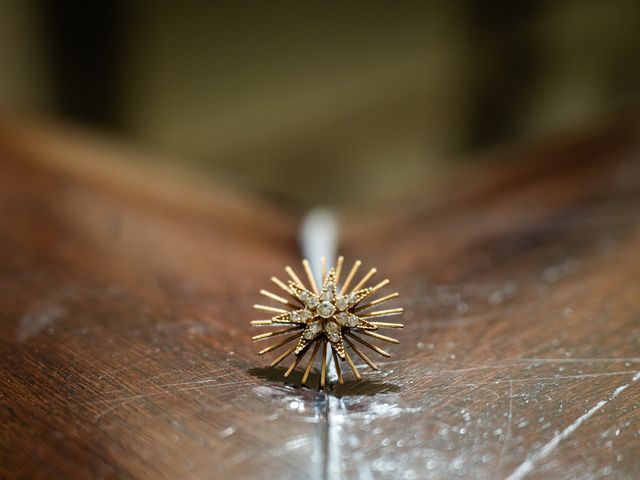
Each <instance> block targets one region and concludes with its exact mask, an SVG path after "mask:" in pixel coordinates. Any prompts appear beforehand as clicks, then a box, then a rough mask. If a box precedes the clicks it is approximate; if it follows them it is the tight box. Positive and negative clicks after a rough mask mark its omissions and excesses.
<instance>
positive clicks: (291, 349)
mask: <svg viewBox="0 0 640 480" xmlns="http://www.w3.org/2000/svg"><path fill="white" fill-rule="evenodd" d="M295 349H296V347H291V348H290V349H289V350H287V351H286V352H284V353H283V354H282V355H280V356H279V357H278V358H276V359H275V360H274V361H273V362H271V366H272V367H275V366H276V365H278V364H279V363H280V362H281V361H282V360H284V359H285V358H287V357H288V356H289V355H291V354H292V353H293V351H294V350H295Z"/></svg>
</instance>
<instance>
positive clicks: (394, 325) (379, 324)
mask: <svg viewBox="0 0 640 480" xmlns="http://www.w3.org/2000/svg"><path fill="white" fill-rule="evenodd" d="M370 323H371V325H374V326H376V327H378V328H404V323H388V322H370Z"/></svg>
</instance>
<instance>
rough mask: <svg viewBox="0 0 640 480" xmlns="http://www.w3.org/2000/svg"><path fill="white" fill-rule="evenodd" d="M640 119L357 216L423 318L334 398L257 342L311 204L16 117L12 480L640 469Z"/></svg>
mask: <svg viewBox="0 0 640 480" xmlns="http://www.w3.org/2000/svg"><path fill="white" fill-rule="evenodd" d="M638 133H639V129H638V125H637V123H636V122H635V121H633V120H629V119H627V120H624V121H622V122H617V123H615V124H611V125H608V126H604V127H599V128H596V129H594V130H593V131H590V132H584V133H583V134H579V135H574V136H572V137H570V138H569V137H567V138H561V139H555V140H554V141H552V142H548V143H547V144H544V145H540V146H537V147H528V148H526V149H520V150H513V151H511V152H509V153H507V154H505V155H506V156H507V157H508V156H517V157H518V158H521V165H519V166H517V167H514V166H513V163H511V164H509V165H510V166H509V167H507V166H503V165H500V164H497V165H496V164H495V163H489V164H487V165H488V166H483V167H466V168H465V169H463V171H462V173H461V174H460V175H459V176H456V178H455V179H452V180H448V181H447V183H444V184H443V186H442V189H441V191H440V192H437V193H433V194H430V195H429V196H427V195H416V196H414V197H413V198H412V200H411V201H406V202H404V203H402V204H401V205H399V206H398V205H395V206H393V208H389V209H388V211H386V212H377V215H375V216H373V215H366V216H365V219H364V220H363V219H362V218H360V219H358V218H356V217H355V216H354V215H353V213H350V212H345V214H344V217H345V222H344V224H345V225H348V227H346V228H345V229H344V232H343V241H342V251H343V253H345V254H346V255H347V257H348V258H349V259H351V260H353V259H355V257H356V256H357V257H358V258H361V259H362V260H363V261H365V262H366V264H367V265H376V266H377V267H379V269H380V271H381V272H384V273H385V274H386V275H388V276H389V277H391V279H392V281H393V285H394V286H395V288H396V289H397V290H399V291H400V292H401V294H402V300H401V302H398V303H399V304H402V305H403V306H404V307H405V308H406V310H407V313H406V315H405V316H404V322H405V324H406V328H405V329H404V330H403V331H400V332H398V337H399V338H400V339H401V341H402V343H401V344H400V345H393V346H391V347H389V348H388V349H389V350H390V351H391V353H392V354H393V358H392V359H391V360H384V359H381V361H379V362H378V363H379V365H380V366H381V370H380V372H375V373H367V374H366V375H365V381H363V382H360V383H355V382H352V381H348V382H347V383H346V384H345V385H344V386H341V387H339V388H335V389H332V391H330V392H328V393H324V392H321V393H318V392H315V391H314V390H310V389H304V388H300V387H298V386H297V385H296V383H298V382H299V380H300V378H299V376H296V377H294V378H293V381H292V383H293V385H292V384H285V383H283V382H282V381H281V380H280V379H279V377H280V376H281V374H282V373H283V371H284V368H285V367H286V366H285V367H281V368H277V369H275V372H274V371H271V370H270V369H267V368H265V367H266V365H267V364H268V360H269V359H262V358H257V357H256V355H255V345H253V344H251V341H250V336H251V335H252V334H253V333H255V332H254V331H253V330H251V329H250V328H249V327H248V320H249V319H252V318H255V314H254V313H253V312H252V310H251V305H252V304H253V303H255V302H256V301H257V300H258V297H257V292H258V290H259V289H260V288H262V287H265V286H267V285H268V278H269V277H270V276H271V275H273V274H274V273H278V272H281V271H282V267H283V266H284V265H286V264H295V263H296V262H297V258H298V255H299V254H298V251H297V245H296V235H297V232H296V230H297V221H296V219H295V218H293V216H292V215H289V214H286V213H279V212H277V211H274V210H273V209H271V208H270V207H268V206H265V205H264V204H263V203H261V202H259V201H258V200H256V199H251V198H245V196H241V195H238V194H236V193H235V192H232V191H228V190H223V189H221V188H220V187H213V186H212V185H210V184H207V185H206V186H203V185H201V184H200V183H198V182H193V181H191V180H176V179H175V178H170V179H167V178H166V177H165V176H163V175H162V174H159V173H156V172H152V171H150V170H149V169H147V168H146V167H136V168H131V167H130V166H127V165H121V164H120V163H119V162H118V158H119V157H121V156H122V155H127V156H133V154H132V153H131V152H128V151H122V150H121V149H115V150H114V149H109V148H106V147H105V146H104V145H102V144H101V143H100V142H97V143H96V142H92V141H86V140H85V139H84V138H83V137H79V136H78V135H77V134H75V133H73V132H72V133H68V132H65V131H60V130H56V129H48V128H45V129H38V128H35V129H31V128H29V127H26V128H25V127H22V126H18V127H17V126H16V125H14V124H11V123H9V124H3V125H1V126H0V356H1V357H0V358H1V359H2V362H1V363H0V423H1V425H2V430H1V431H2V434H1V436H0V477H1V478H74V477H77V478H112V477H119V478H154V479H156V478H234V477H235V478H302V477H311V478H456V477H459V478H508V477H509V476H511V478H523V477H525V476H526V477H527V478H576V477H578V478H598V477H605V476H609V477H613V478H633V477H637V476H638V472H640V460H639V458H640V456H639V455H638V452H639V451H640V413H639V409H638V406H639V402H640V376H639V375H640V374H639V372H640V255H638V252H639V247H640V236H639V233H640V136H639V135H638ZM129 163H136V162H129ZM315 380H316V381H317V378H316V379H315Z"/></svg>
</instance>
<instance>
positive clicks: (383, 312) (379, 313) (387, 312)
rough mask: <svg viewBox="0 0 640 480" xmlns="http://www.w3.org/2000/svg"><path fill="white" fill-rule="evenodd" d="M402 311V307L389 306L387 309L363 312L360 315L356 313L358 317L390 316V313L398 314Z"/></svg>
mask: <svg viewBox="0 0 640 480" xmlns="http://www.w3.org/2000/svg"><path fill="white" fill-rule="evenodd" d="M402 312H404V309H403V308H402V307H400V308H390V309H388V310H378V311H377V312H370V313H363V314H362V315H358V316H359V317H360V318H371V317H390V316H392V315H400V314H401V313H402Z"/></svg>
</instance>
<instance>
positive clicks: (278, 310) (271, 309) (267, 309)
mask: <svg viewBox="0 0 640 480" xmlns="http://www.w3.org/2000/svg"><path fill="white" fill-rule="evenodd" d="M253 308H255V309H256V310H262V311H263V312H272V313H289V310H285V309H284V308H277V307H269V306H268V305H258V304H256V305H254V306H253Z"/></svg>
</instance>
